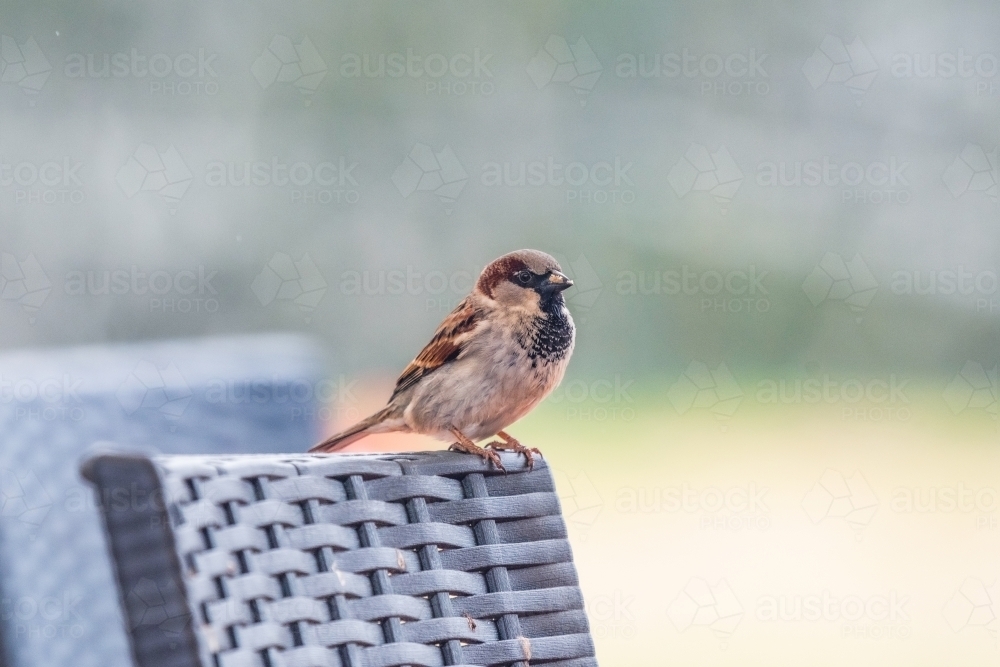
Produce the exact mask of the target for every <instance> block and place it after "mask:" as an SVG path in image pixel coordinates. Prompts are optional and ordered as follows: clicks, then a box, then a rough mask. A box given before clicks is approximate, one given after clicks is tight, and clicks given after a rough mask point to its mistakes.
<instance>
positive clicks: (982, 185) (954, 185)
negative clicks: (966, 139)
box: [942, 144, 1000, 203]
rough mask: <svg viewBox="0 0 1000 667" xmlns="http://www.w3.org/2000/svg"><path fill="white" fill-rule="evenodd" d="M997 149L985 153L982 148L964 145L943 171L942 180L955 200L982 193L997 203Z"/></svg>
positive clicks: (998, 177)
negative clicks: (968, 194) (970, 194)
mask: <svg viewBox="0 0 1000 667" xmlns="http://www.w3.org/2000/svg"><path fill="white" fill-rule="evenodd" d="M997 166H998V161H997V149H996V148H994V149H993V150H992V151H990V152H989V153H987V152H986V151H985V150H983V147H982V146H979V145H977V144H966V145H965V148H963V149H962V152H961V153H959V154H958V156H957V157H956V158H955V160H954V162H952V163H951V164H950V165H948V168H947V169H945V171H944V175H943V176H942V179H943V180H944V184H945V186H946V187H947V188H948V192H950V193H951V194H952V196H953V197H955V198H956V199H957V198H959V197H961V196H962V195H964V194H966V193H969V192H982V193H983V194H985V195H986V196H987V197H989V198H990V200H991V201H993V202H994V203H996V201H997V183H998V182H1000V176H998V171H997Z"/></svg>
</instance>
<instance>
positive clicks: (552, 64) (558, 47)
mask: <svg viewBox="0 0 1000 667" xmlns="http://www.w3.org/2000/svg"><path fill="white" fill-rule="evenodd" d="M603 70H604V68H603V67H602V66H601V61H600V60H598V59H597V55H596V54H595V53H594V51H593V49H591V48H590V44H588V43H587V40H586V39H584V38H583V37H580V38H579V39H578V40H577V41H576V43H575V44H572V45H571V44H570V43H569V42H567V41H566V38H565V37H560V36H559V35H549V38H548V39H547V40H546V42H545V45H544V46H542V48H540V49H538V53H537V54H536V55H535V57H534V58H532V59H531V62H530V63H528V67H527V71H528V76H529V77H531V80H532V81H533V82H534V84H535V87H536V88H538V89H539V90H541V89H542V88H544V87H545V86H547V85H549V84H550V83H565V84H567V85H569V87H570V88H572V89H573V90H575V91H576V93H577V95H578V96H579V98H580V106H586V104H587V97H586V96H587V95H589V94H590V92H591V91H592V90H593V89H594V86H596V85H597V80H598V79H599V78H600V77H601V72H602V71H603Z"/></svg>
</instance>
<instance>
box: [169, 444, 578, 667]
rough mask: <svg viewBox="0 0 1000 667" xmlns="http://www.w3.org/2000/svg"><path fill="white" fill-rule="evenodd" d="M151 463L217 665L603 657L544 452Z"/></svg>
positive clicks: (362, 665)
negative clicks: (495, 456)
mask: <svg viewBox="0 0 1000 667" xmlns="http://www.w3.org/2000/svg"><path fill="white" fill-rule="evenodd" d="M154 462H155V464H156V466H157V468H158V470H159V472H160V476H161V479H162V484H163V487H164V490H165V492H166V496H167V503H166V504H167V509H168V511H169V514H170V517H171V524H172V526H173V535H174V541H175V543H176V549H177V551H178V556H179V559H180V562H181V563H182V564H183V569H184V575H183V578H184V587H185V589H186V591H187V596H188V601H189V605H190V607H191V610H192V615H193V618H194V624H193V625H194V626H195V629H196V632H195V633H194V634H195V635H196V636H197V640H198V643H199V646H200V652H201V656H202V663H203V664H205V665H217V666H218V667H251V666H252V667H277V666H279V665H283V666H286V667H342V666H343V667H395V666H400V665H418V666H432V665H516V666H517V667H525V666H527V665H528V664H531V665H541V664H545V665H552V666H553V667H556V666H559V667H571V666H572V667H584V666H596V664H597V663H596V660H595V659H594V657H593V656H594V648H593V644H592V641H591V638H590V635H589V628H588V624H587V618H586V615H585V612H584V607H583V598H582V595H581V593H580V589H579V587H578V582H577V577H576V571H575V568H574V566H573V563H572V553H571V551H570V547H569V543H568V542H567V540H566V529H565V524H564V523H563V520H562V517H561V516H560V509H559V502H558V498H557V496H556V494H555V490H554V487H553V483H552V477H551V474H550V471H549V469H548V468H547V467H546V465H545V463H544V461H541V462H539V463H537V464H536V466H535V469H534V470H533V471H530V472H529V471H527V469H526V468H525V466H524V460H523V458H519V457H515V456H513V455H506V454H505V455H504V463H505V464H506V465H507V467H508V468H509V469H510V470H511V472H510V474H508V475H504V474H502V473H498V472H497V471H496V470H495V469H493V468H492V467H491V466H487V465H486V464H485V463H484V462H483V461H482V460H481V459H479V458H477V457H474V456H468V455H464V454H456V453H443V452H435V453H427V454H414V455H403V456H399V455H396V456H375V455H361V456H287V455H285V456H245V457H229V458H220V457H161V458H157V459H154Z"/></svg>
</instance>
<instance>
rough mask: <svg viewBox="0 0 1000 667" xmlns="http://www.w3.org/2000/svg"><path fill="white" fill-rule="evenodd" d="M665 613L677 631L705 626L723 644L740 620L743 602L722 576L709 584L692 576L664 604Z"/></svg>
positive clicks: (723, 645)
mask: <svg viewBox="0 0 1000 667" xmlns="http://www.w3.org/2000/svg"><path fill="white" fill-rule="evenodd" d="M667 617H668V618H669V619H670V622H671V623H672V624H673V626H674V627H675V628H676V629H677V630H678V631H679V632H684V631H686V630H688V629H689V628H692V627H697V626H702V627H707V628H708V629H709V630H710V631H711V632H712V634H713V635H715V636H716V637H717V638H719V639H721V640H723V644H722V647H723V648H725V646H726V644H725V642H726V640H728V639H729V638H730V637H732V636H733V633H734V632H736V627H737V626H738V625H739V624H740V621H742V620H743V605H742V604H741V603H740V601H739V599H737V597H736V595H735V594H734V593H733V589H732V588H731V587H730V586H729V582H728V581H726V580H725V579H720V580H719V581H718V582H717V583H716V584H715V585H712V584H710V583H708V581H706V580H705V579H702V578H701V577H693V578H692V579H691V580H690V581H688V583H687V585H686V586H685V587H684V589H683V590H682V591H681V592H680V593H678V594H677V597H676V598H674V600H673V601H672V602H671V603H670V606H668V607H667Z"/></svg>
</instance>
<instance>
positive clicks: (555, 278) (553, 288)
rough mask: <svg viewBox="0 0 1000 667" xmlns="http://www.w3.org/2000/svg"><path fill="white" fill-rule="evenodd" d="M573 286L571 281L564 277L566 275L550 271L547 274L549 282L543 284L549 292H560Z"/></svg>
mask: <svg viewBox="0 0 1000 667" xmlns="http://www.w3.org/2000/svg"><path fill="white" fill-rule="evenodd" d="M572 286H573V281H572V280H570V279H569V278H568V277H566V274H564V273H561V272H559V271H552V272H550V273H549V280H548V282H547V283H546V284H545V288H546V289H547V290H548V291H550V292H562V291H563V290H564V289H568V288H570V287H572Z"/></svg>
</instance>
